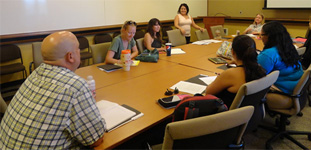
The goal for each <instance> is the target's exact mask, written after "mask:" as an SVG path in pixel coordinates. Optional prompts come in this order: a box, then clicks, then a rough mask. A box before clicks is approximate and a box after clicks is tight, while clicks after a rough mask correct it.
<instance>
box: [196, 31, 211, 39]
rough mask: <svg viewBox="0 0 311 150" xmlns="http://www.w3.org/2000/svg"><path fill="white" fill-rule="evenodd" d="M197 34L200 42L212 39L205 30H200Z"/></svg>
mask: <svg viewBox="0 0 311 150" xmlns="http://www.w3.org/2000/svg"><path fill="white" fill-rule="evenodd" d="M195 34H196V36H197V39H198V41H201V40H208V39H210V37H209V35H208V32H207V30H206V29H204V31H203V32H201V31H200V30H196V31H195Z"/></svg>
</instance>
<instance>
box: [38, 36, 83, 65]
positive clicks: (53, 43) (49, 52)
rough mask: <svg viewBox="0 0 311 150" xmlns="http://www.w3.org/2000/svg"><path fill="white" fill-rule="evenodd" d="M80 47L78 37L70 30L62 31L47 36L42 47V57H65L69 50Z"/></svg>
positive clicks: (51, 59) (44, 58)
mask: <svg viewBox="0 0 311 150" xmlns="http://www.w3.org/2000/svg"><path fill="white" fill-rule="evenodd" d="M77 47H79V42H78V40H77V37H76V36H75V35H74V34H72V33H71V32H68V31H61V32H56V33H53V34H50V35H49V36H47V37H46V38H45V39H44V40H43V42H42V47H41V52H42V57H43V60H45V61H57V60H59V59H63V58H64V57H65V55H66V54H67V53H68V52H72V51H74V50H75V49H76V48H77Z"/></svg>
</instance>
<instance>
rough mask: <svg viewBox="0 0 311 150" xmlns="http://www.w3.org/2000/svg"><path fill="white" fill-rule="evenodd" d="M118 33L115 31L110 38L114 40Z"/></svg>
mask: <svg viewBox="0 0 311 150" xmlns="http://www.w3.org/2000/svg"><path fill="white" fill-rule="evenodd" d="M120 34H121V33H120V31H116V32H114V33H113V34H112V38H115V37H116V36H118V35H120Z"/></svg>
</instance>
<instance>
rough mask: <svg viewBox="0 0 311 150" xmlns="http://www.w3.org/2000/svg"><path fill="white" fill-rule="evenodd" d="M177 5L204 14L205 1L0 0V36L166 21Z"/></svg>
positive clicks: (200, 14) (192, 14)
mask: <svg viewBox="0 0 311 150" xmlns="http://www.w3.org/2000/svg"><path fill="white" fill-rule="evenodd" d="M181 3H187V4H188V6H189V9H190V11H189V14H190V15H191V16H193V17H197V16H206V15H207V0H183V1H180V0H0V35H8V34H17V33H30V32H41V31H51V30H63V29H75V28H84V27H95V26H104V25H115V24H123V22H124V21H126V20H130V19H131V20H134V21H136V22H148V21H149V20H150V19H151V18H158V19H160V20H170V19H174V17H175V15H176V14H177V9H178V7H179V5H180V4H181Z"/></svg>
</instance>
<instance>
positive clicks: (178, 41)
mask: <svg viewBox="0 0 311 150" xmlns="http://www.w3.org/2000/svg"><path fill="white" fill-rule="evenodd" d="M167 36H168V40H169V42H170V43H172V46H179V45H184V44H186V43H187V42H186V38H185V36H183V35H182V34H181V32H180V30H179V29H174V30H169V31H167Z"/></svg>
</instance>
